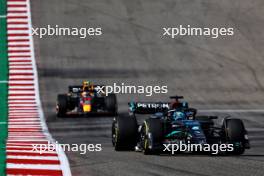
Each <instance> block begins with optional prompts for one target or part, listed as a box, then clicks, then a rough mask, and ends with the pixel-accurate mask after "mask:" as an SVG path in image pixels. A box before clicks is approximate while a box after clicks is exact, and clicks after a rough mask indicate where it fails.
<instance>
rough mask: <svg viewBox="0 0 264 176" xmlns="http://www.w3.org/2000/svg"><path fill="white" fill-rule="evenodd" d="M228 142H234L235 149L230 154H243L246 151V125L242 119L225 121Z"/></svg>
mask: <svg viewBox="0 0 264 176" xmlns="http://www.w3.org/2000/svg"><path fill="white" fill-rule="evenodd" d="M225 133H226V138H227V142H228V143H231V144H233V147H234V150H233V151H232V152H230V154H234V155H241V154H243V153H244V152H245V127H244V124H243V122H242V120H240V119H227V120H226V121H225Z"/></svg>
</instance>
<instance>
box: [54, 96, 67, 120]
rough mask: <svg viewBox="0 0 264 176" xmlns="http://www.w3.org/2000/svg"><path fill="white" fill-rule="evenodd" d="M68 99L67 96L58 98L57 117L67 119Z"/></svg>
mask: <svg viewBox="0 0 264 176" xmlns="http://www.w3.org/2000/svg"><path fill="white" fill-rule="evenodd" d="M67 101H68V97H67V95H65V94H60V95H58V97H57V107H56V111H57V117H65V116H66V113H67V104H68V103H67Z"/></svg>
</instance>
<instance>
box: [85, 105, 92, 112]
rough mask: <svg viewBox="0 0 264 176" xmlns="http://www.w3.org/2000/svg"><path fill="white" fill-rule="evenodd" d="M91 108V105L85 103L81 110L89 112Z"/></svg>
mask: <svg viewBox="0 0 264 176" xmlns="http://www.w3.org/2000/svg"><path fill="white" fill-rule="evenodd" d="M91 110H92V106H91V105H87V104H84V105H83V112H91Z"/></svg>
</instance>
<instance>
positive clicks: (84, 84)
mask: <svg viewBox="0 0 264 176" xmlns="http://www.w3.org/2000/svg"><path fill="white" fill-rule="evenodd" d="M90 85H91V83H90V81H83V83H82V89H83V91H87V90H88V89H89V86H90Z"/></svg>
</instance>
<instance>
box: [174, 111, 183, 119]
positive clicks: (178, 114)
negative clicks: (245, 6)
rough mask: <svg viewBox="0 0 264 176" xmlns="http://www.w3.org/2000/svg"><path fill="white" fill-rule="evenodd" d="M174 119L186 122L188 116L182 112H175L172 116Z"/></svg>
mask: <svg viewBox="0 0 264 176" xmlns="http://www.w3.org/2000/svg"><path fill="white" fill-rule="evenodd" d="M172 119H173V120H185V119H186V115H185V113H184V112H180V111H175V112H174V113H173V114H172Z"/></svg>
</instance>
